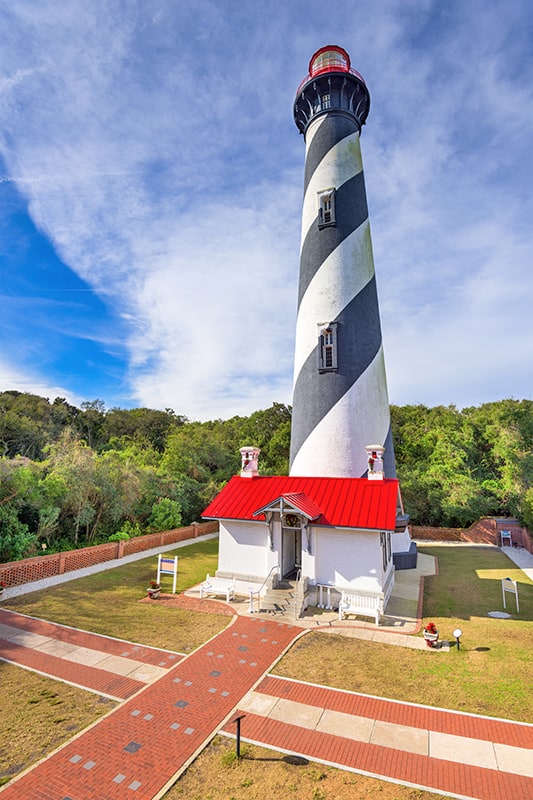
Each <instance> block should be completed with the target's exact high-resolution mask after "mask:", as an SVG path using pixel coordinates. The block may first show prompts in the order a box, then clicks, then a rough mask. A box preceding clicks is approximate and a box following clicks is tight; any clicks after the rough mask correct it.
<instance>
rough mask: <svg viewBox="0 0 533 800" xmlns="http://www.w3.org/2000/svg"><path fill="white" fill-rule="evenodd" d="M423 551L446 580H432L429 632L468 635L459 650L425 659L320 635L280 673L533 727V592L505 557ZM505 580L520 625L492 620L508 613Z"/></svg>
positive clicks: (295, 650)
mask: <svg viewBox="0 0 533 800" xmlns="http://www.w3.org/2000/svg"><path fill="white" fill-rule="evenodd" d="M421 551H422V552H427V553H429V554H431V555H434V556H436V557H437V558H438V563H439V574H438V575H436V576H434V577H432V578H426V580H425V592H424V609H423V615H424V624H426V623H427V622H429V621H430V620H432V621H433V622H435V624H436V625H437V628H438V629H439V631H440V633H441V638H449V639H453V637H452V631H453V630H454V628H456V627H460V628H461V630H462V631H463V636H462V638H461V647H460V649H459V650H457V649H456V648H455V647H453V648H452V650H451V652H450V653H449V654H446V653H439V652H432V651H429V650H428V651H426V650H423V651H419V650H411V649H407V648H402V647H392V646H389V645H381V644H377V643H373V642H367V641H363V640H358V639H347V638H345V637H343V636H339V635H332V634H326V633H315V632H312V633H310V634H308V635H307V636H304V637H303V638H302V639H300V640H299V641H298V642H297V643H296V644H295V645H294V646H293V647H292V648H291V650H290V651H289V652H288V653H287V655H286V656H285V657H284V658H283V659H282V661H281V662H280V663H279V664H278V665H277V666H276V669H275V672H276V673H277V674H279V675H283V676H286V677H290V678H297V679H299V680H304V681H308V682H312V683H319V684H325V685H327V686H336V687H337V688H341V689H349V690H352V691H358V692H365V693H367V694H374V695H380V696H384V697H391V698H394V699H397V700H407V701H410V702H413V703H423V704H426V705H432V706H441V707H444V708H453V709H456V710H459V711H469V712H472V713H477V714H487V715H489V716H496V717H505V718H507V719H515V720H520V721H523V722H530V721H531V719H532V718H533V692H532V688H533V687H532V677H531V675H532V671H531V646H532V644H533V637H532V633H531V620H532V619H533V584H532V583H531V581H529V580H528V578H527V577H526V576H525V574H524V573H523V572H521V570H519V569H517V568H516V566H515V565H514V564H513V562H511V561H510V560H509V559H508V558H507V556H505V555H504V554H503V553H501V552H499V551H497V550H492V549H487V548H478V547H457V548H455V547H438V546H432V547H424V548H421ZM505 577H511V578H513V579H516V580H517V581H519V588H518V593H519V601H520V614H517V613H516V611H515V606H514V605H513V604H514V598H512V597H511V595H508V597H507V609H508V611H510V612H511V614H512V619H492V618H490V617H488V616H487V612H488V611H498V610H502V593H501V579H502V578H505ZM510 601H511V602H510ZM418 635H421V634H418Z"/></svg>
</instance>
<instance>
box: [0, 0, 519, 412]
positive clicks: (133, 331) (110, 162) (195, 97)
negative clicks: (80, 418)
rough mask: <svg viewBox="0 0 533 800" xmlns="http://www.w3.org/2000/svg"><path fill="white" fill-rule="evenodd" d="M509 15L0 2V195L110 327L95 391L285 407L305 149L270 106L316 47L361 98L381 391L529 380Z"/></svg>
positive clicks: (287, 111) (219, 408)
mask: <svg viewBox="0 0 533 800" xmlns="http://www.w3.org/2000/svg"><path fill="white" fill-rule="evenodd" d="M527 14H528V6H527V4H526V3H525V2H519V0H513V2H506V3H503V0H501V2H499V1H498V2H495V3H493V4H491V5H489V6H488V7H487V5H486V4H483V3H481V2H477V0H476V1H475V2H472V3H469V4H468V5H467V6H465V5H464V4H461V3H458V2H451V3H447V4H445V5H444V4H440V3H433V2H427V3H420V2H418V1H417V2H415V0H410V1H408V2H403V3H402V4H398V3H395V2H383V3H379V4H375V3H373V2H370V1H369V0H368V1H366V2H362V3H360V4H359V5H358V7H357V13H356V14H355V15H354V9H353V5H352V4H351V3H348V2H347V0H339V3H337V5H336V7H335V13H334V14H332V13H331V9H329V8H327V7H325V6H324V4H323V3H318V2H316V0H311V1H310V2H306V3H304V2H303V1H302V0H297V2H295V3H291V4H286V3H281V2H274V0H272V1H271V2H270V3H266V4H263V5H261V6H260V7H258V6H257V4H252V3H247V2H244V3H236V2H234V1H233V0H226V1H225V2H223V3H218V2H211V1H210V0H196V2H194V3H192V1H189V0H184V2H181V3H179V4H175V3H172V2H170V0H168V1H166V2H165V1H164V2H157V3H156V2H151V1H150V0H147V1H146V2H143V3H142V4H141V3H140V2H133V3H130V4H129V5H128V12H127V13H125V12H124V6H123V4H121V3H120V2H118V1H117V2H115V1H114V0H107V1H106V2H105V3H104V2H103V0H102V2H93V3H91V4H89V5H87V4H83V3H81V2H74V1H73V2H71V3H68V4H66V5H65V4H64V3H59V2H55V1H54V0H49V1H48V2H46V3H44V4H42V5H39V6H35V4H32V3H26V2H21V3H17V4H16V6H13V7H12V8H11V9H10V10H9V11H7V12H3V20H2V18H0V32H2V35H3V39H4V40H5V41H6V46H5V48H3V50H2V54H1V55H0V103H1V105H0V109H1V110H0V114H1V118H0V122H1V124H0V147H1V152H2V155H3V158H4V161H5V164H6V169H5V174H4V176H1V175H0V184H5V186H4V187H3V188H2V189H0V191H4V190H5V189H7V187H8V186H9V185H11V184H13V183H16V186H17V188H18V190H19V192H20V193H21V195H22V196H23V197H24V198H25V200H26V202H27V208H28V212H29V214H30V216H31V219H32V221H33V223H34V224H35V226H36V228H37V229H38V230H39V231H41V232H42V234H43V236H44V237H46V239H47V240H48V241H49V242H51V243H52V245H53V247H54V249H55V251H56V253H57V255H58V256H59V257H60V259H61V260H62V261H63V262H64V264H65V265H67V266H68V267H69V268H70V269H71V270H72V271H73V272H74V273H76V275H77V276H79V277H80V278H81V279H82V280H83V281H85V282H86V284H87V285H88V286H89V287H91V288H92V289H93V290H94V292H95V293H96V294H97V295H99V296H100V298H102V300H103V302H104V303H105V305H106V307H107V308H108V309H109V312H110V314H111V315H112V316H113V317H114V319H115V320H116V324H117V338H120V341H121V345H122V347H123V349H124V352H125V353H126V354H127V362H126V364H125V365H124V370H125V374H126V375H127V381H128V383H127V385H126V386H125V385H124V384H123V383H122V381H123V377H122V378H121V380H120V381H119V382H118V383H117V387H116V393H115V395H114V397H113V402H114V403H122V404H131V403H134V404H142V405H149V406H159V407H165V406H172V407H174V408H175V409H176V410H177V411H179V413H185V414H187V415H188V416H190V417H191V418H202V419H205V418H210V417H225V416H231V415H232V414H236V413H249V412H251V411H253V410H255V409H257V408H260V407H265V406H267V405H269V404H270V403H271V402H273V401H282V402H283V401H285V402H290V391H291V381H292V359H293V336H294V325H295V306H296V284H297V272H298V247H299V236H300V203H301V192H302V182H303V177H302V176H303V160H304V145H303V141H302V139H301V137H299V136H298V133H297V131H296V128H295V127H294V125H293V123H292V120H291V105H292V101H293V97H294V91H295V89H296V86H297V85H298V83H299V82H300V80H301V79H302V78H303V76H304V74H305V72H306V69H307V64H308V61H309V58H310V56H311V55H312V53H313V51H314V50H315V49H317V48H318V47H320V46H321V45H323V44H326V43H328V42H334V41H337V42H338V43H339V44H342V45H343V46H345V47H347V49H348V50H349V51H350V52H351V54H352V60H353V63H354V65H355V66H356V67H357V68H358V69H360V70H361V72H362V73H363V75H364V76H365V78H366V79H367V81H368V84H369V87H370V92H371V95H372V109H371V115H370V118H369V121H368V125H367V126H366V128H365V130H364V131H363V157H364V162H365V172H366V182H367V191H368V195H369V205H370V210H371V226H372V232H373V239H374V249H375V256H376V269H377V276H378V285H379V290H380V297H381V307H382V316H383V329H384V335H385V347H386V351H385V354H386V361H387V368H388V374H389V389H390V395H391V400H392V401H393V402H397V403H407V402H411V401H413V402H427V403H438V402H444V403H447V402H455V403H457V404H458V405H462V404H465V403H466V404H471V403H475V402H482V401H484V400H486V399H491V398H492V399H496V398H497V397H501V396H502V395H506V394H514V395H515V396H525V395H530V394H531V376H527V363H528V360H529V353H530V352H531V348H532V345H533V341H532V334H531V333H530V332H529V331H528V330H527V329H526V330H524V326H523V325H521V324H519V322H520V319H524V316H522V315H524V314H525V313H526V301H527V298H528V296H530V295H531V289H532V288H533V287H532V281H533V279H532V278H531V275H530V270H529V267H528V264H529V260H530V255H529V254H530V252H531V243H532V235H533V234H532V233H531V229H530V227H531V226H530V223H529V220H530V219H531V216H532V215H531V211H532V209H531V196H530V190H529V186H530V183H531V166H530V159H529V160H527V159H528V153H529V148H530V141H531V134H532V133H533V131H532V130H531V129H532V127H533V121H532V112H531V108H532V104H531V92H532V90H531V85H530V82H528V81H527V80H525V76H526V75H527V71H528V69H529V68H530V66H531V62H532V60H533V55H532V51H533V48H532V46H531V42H529V41H528V40H527V36H526V34H525V33H524V25H523V21H524V17H525V16H526V15H527ZM4 224H6V222H4ZM8 263H9V262H8V261H7V260H6V261H5V264H6V265H8ZM7 268H8V267H7ZM25 269H26V270H27V271H28V281H29V283H31V270H32V265H31V263H27V264H26V266H25ZM510 275H512V279H510ZM56 324H57V323H54V325H56ZM108 324H109V320H107V322H106V323H105V324H104V323H102V329H101V330H98V319H95V320H94V327H93V328H92V330H89V334H88V335H89V336H90V337H92V338H93V341H94V343H95V346H101V347H102V348H104V349H105V348H109V347H110V346H111V345H110V344H109V336H108V327H107V326H108ZM43 329H44V328H43ZM19 336H22V337H23V336H24V330H23V327H22V326H21V330H20V332H19ZM504 366H505V369H506V380H505V385H502V384H501V383H500V382H495V381H494V374H495V372H496V373H499V372H501V371H502V369H503V367H504ZM69 368H70V366H69V365H67V364H65V372H66V373H68V372H69ZM38 369H39V367H38V364H35V366H34V370H35V372H36V373H38ZM93 378H94V381H95V387H94V392H92V393H91V396H101V391H100V389H101V387H100V385H99V382H98V376H97V374H94V375H93ZM0 380H1V376H0ZM59 382H60V383H63V381H59ZM43 383H46V381H44V380H43ZM6 388H9V384H7V385H6ZM75 389H76V385H75V383H73V390H75ZM63 394H65V392H63ZM103 399H108V398H105V397H104V398H103Z"/></svg>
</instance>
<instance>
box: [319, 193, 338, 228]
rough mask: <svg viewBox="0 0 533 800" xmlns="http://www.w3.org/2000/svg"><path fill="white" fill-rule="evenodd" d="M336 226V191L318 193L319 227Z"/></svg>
mask: <svg viewBox="0 0 533 800" xmlns="http://www.w3.org/2000/svg"><path fill="white" fill-rule="evenodd" d="M328 225H335V189H328V190H327V191H325V192H319V193H318V227H319V228H326V227H327V226H328Z"/></svg>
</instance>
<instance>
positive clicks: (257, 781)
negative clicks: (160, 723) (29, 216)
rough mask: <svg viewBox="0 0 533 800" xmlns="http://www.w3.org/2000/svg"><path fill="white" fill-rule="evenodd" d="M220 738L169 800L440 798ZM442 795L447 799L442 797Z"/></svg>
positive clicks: (167, 796)
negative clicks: (237, 754)
mask: <svg viewBox="0 0 533 800" xmlns="http://www.w3.org/2000/svg"><path fill="white" fill-rule="evenodd" d="M241 755H242V758H241V761H240V762H237V760H236V758H235V742H234V740H232V739H227V738H225V737H223V736H217V737H215V739H214V740H213V742H212V743H211V744H210V745H209V747H207V748H206V749H205V750H204V751H203V752H202V753H201V754H200V756H198V758H197V759H196V761H194V763H193V764H191V766H190V767H189V769H188V770H187V772H185V774H184V775H183V776H182V777H181V778H180V779H179V781H178V782H177V783H176V784H175V785H174V786H173V787H172V789H170V790H169V791H168V792H167V794H166V795H165V800H265V798H268V800H287V798H294V800H300V798H304V799H305V800H369V798H371V799H373V798H376V800H377V798H379V800H435V795H434V794H430V793H429V792H424V791H421V790H420V789H412V788H409V787H407V786H398V785H396V784H394V783H387V782H386V781H380V780H375V779H373V778H367V777H365V776H363V775H357V774H355V773H353V772H346V771H345V770H341V769H334V768H333V767H327V766H324V765H322V764H316V763H314V762H312V761H310V762H307V761H306V760H305V759H295V758H294V757H291V756H285V755H284V754H283V753H278V752H276V751H272V750H266V749H263V748H260V747H256V746H250V745H241ZM441 797H442V795H441Z"/></svg>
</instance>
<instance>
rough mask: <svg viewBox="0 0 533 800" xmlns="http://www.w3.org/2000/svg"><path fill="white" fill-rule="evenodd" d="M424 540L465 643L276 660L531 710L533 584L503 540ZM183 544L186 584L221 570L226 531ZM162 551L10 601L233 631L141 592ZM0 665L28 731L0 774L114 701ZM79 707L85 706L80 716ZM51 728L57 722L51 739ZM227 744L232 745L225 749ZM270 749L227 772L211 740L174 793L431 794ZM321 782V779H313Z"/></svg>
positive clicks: (340, 643) (6, 699) (1, 707)
mask: <svg viewBox="0 0 533 800" xmlns="http://www.w3.org/2000/svg"><path fill="white" fill-rule="evenodd" d="M421 549H422V551H423V552H427V553H429V554H431V555H434V556H436V557H437V558H438V564H439V573H438V575H436V576H434V577H431V578H426V581H425V593H424V610H423V614H424V622H427V621H429V620H430V619H431V620H433V621H434V622H435V623H436V624H437V627H438V628H439V630H440V631H441V638H451V632H452V631H453V629H454V628H455V627H457V626H459V627H460V628H461V629H462V630H463V637H462V643H461V648H460V650H457V649H456V648H455V647H454V648H452V650H451V652H450V653H437V652H432V651H430V650H422V651H419V650H412V649H408V648H402V647H394V646H390V645H381V644H376V643H372V642H367V641H363V640H357V639H349V638H346V637H343V636H339V635H331V634H326V633H315V632H312V633H308V634H307V635H306V636H304V637H303V638H302V639H300V640H299V641H298V642H297V643H296V644H295V645H294V646H293V647H292V648H291V649H290V651H289V652H288V653H287V654H286V655H285V656H284V658H283V659H282V660H281V661H280V662H279V664H278V665H277V666H276V668H275V670H274V671H275V672H276V674H280V675H285V676H288V677H292V678H296V679H299V680H304V681H310V682H314V683H320V684H324V685H329V686H335V687H338V688H344V689H349V690H353V691H360V692H364V693H368V694H375V695H382V696H385V697H391V698H394V699H398V700H407V701H411V702H415V703H423V704H427V705H435V706H441V707H446V708H452V709H457V710H462V711H470V712H474V713H481V714H487V715H492V716H500V717H505V718H508V719H517V720H522V721H528V722H529V721H531V718H532V716H533V700H532V698H533V692H532V691H531V690H532V681H531V655H530V654H531V644H532V635H531V630H530V629H531V620H532V619H533V584H532V583H531V581H529V580H528V579H527V578H526V577H525V575H524V574H523V573H522V572H521V571H520V570H518V569H516V567H515V566H514V564H513V563H512V562H511V561H509V559H507V557H506V556H505V555H503V554H502V553H501V552H499V551H497V550H492V549H487V548H478V547H474V546H472V547H457V548H455V547H438V546H431V547H430V546H428V547H424V548H421ZM170 552H171V551H170V550H169V553H170ZM174 552H175V553H177V554H178V556H179V559H180V561H179V570H178V591H183V590H184V589H186V588H189V587H190V586H193V585H195V584H197V583H199V582H200V581H201V580H203V579H204V578H205V575H206V574H207V573H208V572H209V573H213V572H214V571H215V569H216V566H217V552H218V540H216V539H213V540H208V541H204V542H195V543H193V544H192V545H188V546H187V547H184V548H179V549H177V550H175V551H174ZM156 562H157V559H156V558H155V557H154V556H152V557H150V558H147V559H142V560H140V561H137V562H134V563H131V564H127V565H124V566H122V567H118V568H116V569H113V570H108V571H106V572H102V573H98V574H96V575H93V576H90V577H87V578H82V579H78V580H74V581H70V582H68V583H65V584H62V585H59V586H56V587H53V588H50V589H47V590H43V591H41V592H34V593H32V594H28V595H23V596H21V597H19V598H14V599H12V600H6V601H5V602H4V603H3V605H4V606H5V607H6V608H10V609H13V610H17V611H21V612H23V613H26V614H31V615H33V616H37V617H42V618H44V619H50V620H53V621H56V622H61V623H65V624H67V625H71V626H74V627H79V628H83V629H85V630H91V631H95V632H98V633H104V634H108V635H111V636H117V637H119V638H122V639H127V640H130V641H136V642H139V643H142V644H148V645H152V646H159V647H166V648H170V649H173V650H176V651H178V652H190V651H191V650H193V649H194V648H196V647H198V646H199V645H200V644H202V643H203V642H205V641H206V640H207V639H208V638H210V637H211V636H212V635H214V634H216V633H217V632H218V631H220V630H222V629H223V628H224V627H225V626H226V625H227V624H228V617H225V616H222V615H218V614H211V613H195V612H191V611H185V610H183V609H180V608H173V607H169V606H165V605H164V604H160V603H158V602H157V601H154V602H150V603H146V602H140V601H141V600H142V598H143V597H144V596H145V593H146V587H147V585H148V582H149V581H150V580H151V579H153V578H155V572H156ZM502 577H512V578H516V579H517V580H518V581H519V598H520V609H521V611H520V614H516V612H515V609H514V606H513V603H514V600H513V598H512V597H511V596H509V597H508V610H510V612H511V613H512V618H511V619H509V620H501V619H491V618H490V617H488V616H487V612H488V611H492V610H494V611H496V610H501V609H502V599H501V583H500V581H501V578H502ZM171 581H172V578H171V576H165V577H164V579H163V590H164V591H165V590H166V591H171V587H172V583H171ZM417 635H418V636H420V635H421V634H417ZM0 670H1V671H2V675H3V677H4V682H5V679H6V678H8V684H6V686H7V691H4V692H2V693H0V718H1V719H2V725H1V726H0V734H1V733H2V730H4V731H9V730H17V731H19V732H21V735H20V736H18V737H17V738H16V739H15V741H14V746H11V747H10V748H9V750H5V749H4V750H3V751H2V752H1V753H0V756H3V762H2V760H1V758H0V776H1V775H2V774H3V775H4V776H5V777H7V776H8V775H12V774H14V772H16V771H18V770H19V769H22V768H23V767H25V766H28V764H30V763H32V762H33V761H35V760H36V759H37V758H38V757H41V756H42V755H44V754H45V752H48V751H49V749H50V748H51V747H55V746H57V745H58V744H59V743H60V742H61V741H65V740H67V739H68V738H69V737H70V736H72V735H74V733H75V732H76V731H78V730H80V729H82V728H83V727H84V726H86V725H87V724H89V723H90V722H91V721H92V720H94V719H95V718H97V717H98V716H99V715H100V714H101V713H102V712H105V711H107V710H109V705H107V707H106V705H105V704H104V705H102V704H101V703H100V702H99V701H98V698H97V697H95V696H94V695H90V694H89V693H85V692H82V691H81V690H75V692H76V693H77V692H79V696H78V695H77V694H76V696H75V697H74V695H72V691H73V690H72V687H68V686H66V685H65V684H61V683H59V682H56V681H52V680H50V679H47V678H41V677H36V676H35V675H33V674H32V673H30V672H27V671H26V670H20V669H18V668H16V667H11V666H9V665H5V664H1V663H0ZM10 687H11V688H10ZM17 698H18V699H17ZM72 706H76V708H78V709H79V711H80V713H79V714H77V715H74V716H72ZM43 730H44V731H49V732H50V733H51V735H50V736H48V737H47V738H46V741H45V739H43V735H42V731H43ZM22 732H23V735H22ZM220 746H222V745H220ZM227 749H228V748H227V747H226V745H224V746H222V750H223V751H224V752H226V751H227ZM229 749H230V750H231V745H230V746H229ZM265 752H266V751H261V750H259V749H254V750H253V753H254V760H251V761H249V762H247V764H246V768H243V769H242V770H240V772H239V773H234V772H231V774H230V773H227V774H226V775H224V769H226V767H225V766H224V765H223V764H222V763H221V762H219V761H217V759H219V755H218V754H217V749H216V748H215V750H213V748H211V749H210V750H208V751H206V753H205V754H203V755H202V756H201V757H200V759H198V760H197V762H195V764H193V765H192V767H191V768H190V770H188V772H187V773H186V775H185V776H184V778H183V782H182V781H179V782H178V783H177V784H176V786H175V787H174V788H173V789H172V790H170V792H169V794H168V797H169V800H170V798H171V797H172V798H173V797H176V798H177V797H182V796H183V797H191V798H195V797H197V796H198V797H200V796H202V797H204V798H207V797H209V798H211V800H227V798H228V797H229V796H234V797H235V798H239V797H243V798H248V800H253V798H255V797H258V798H260V797H264V796H272V797H273V798H277V797H280V798H281V797H284V796H285V794H286V793H287V792H288V791H290V792H291V793H294V796H303V795H302V792H304V793H305V796H309V797H313V798H318V797H321V798H322V797H324V798H326V797H327V798H328V800H329V798H330V797H331V798H338V800H344V798H346V799H347V800H356V798H359V797H361V798H363V797H365V798H366V797H368V798H377V797H380V798H388V797H391V798H393V799H394V800H410V798H415V797H416V798H422V797H424V798H425V797H426V796H427V795H426V793H423V792H419V790H416V789H409V788H405V787H398V786H394V785H393V784H386V783H383V782H380V781H371V780H370V779H367V778H363V777H362V776H352V777H351V778H349V776H348V777H347V774H346V773H342V772H340V777H339V776H337V772H339V771H332V770H329V769H326V770H325V771H324V775H322V772H321V773H320V775H319V774H318V773H316V769H317V768H316V766H315V767H311V768H310V769H309V770H306V771H304V770H302V769H301V767H290V765H287V764H286V763H285V762H283V761H281V760H280V759H279V758H277V757H276V756H272V754H268V755H264V754H265ZM262 753H263V755H262ZM217 764H218V766H217ZM289 773H290V775H289ZM213 775H215V779H214V780H213V779H212V777H213ZM300 775H301V778H300V777H299V776H300ZM0 781H1V777H0ZM187 781H190V783H187ZM287 781H288V783H287ZM313 781H316V784H317V785H316V786H314V788H313V787H312V784H313ZM206 782H207V783H206ZM309 782H310V783H309ZM355 783H357V792H356V789H355V787H354V784H355ZM207 785H209V787H210V791H209V793H208V794H206V793H205V792H204V793H202V792H203V789H202V786H207ZM252 786H253V787H254V788H253V789H252ZM391 786H392V787H393V789H392V790H391V788H390V787H391ZM326 790H327V794H326ZM265 792H266V794H265ZM284 792H285V794H284Z"/></svg>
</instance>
